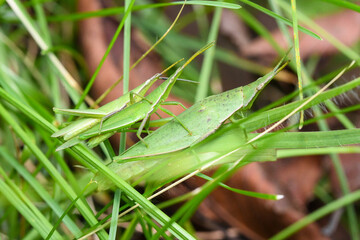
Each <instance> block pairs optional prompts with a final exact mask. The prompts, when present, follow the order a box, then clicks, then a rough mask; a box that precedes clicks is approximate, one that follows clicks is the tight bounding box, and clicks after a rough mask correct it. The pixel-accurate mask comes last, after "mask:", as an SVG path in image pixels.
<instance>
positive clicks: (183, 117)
mask: <svg viewBox="0 0 360 240" xmlns="http://www.w3.org/2000/svg"><path fill="white" fill-rule="evenodd" d="M285 58H286V56H285V57H284V58H283V59H282V60H281V61H280V62H279V63H278V65H277V66H276V67H275V68H274V69H273V70H272V71H271V72H269V73H268V74H266V75H265V76H263V77H261V78H259V79H258V80H256V81H255V82H253V83H250V84H249V85H246V86H243V87H239V88H235V89H232V90H230V91H227V92H223V93H220V94H217V95H213V96H210V97H207V98H205V99H203V100H202V101H199V102H197V103H195V104H194V105H193V106H192V107H190V108H189V109H187V110H185V111H184V112H183V113H181V114H180V115H178V116H177V120H172V121H170V122H169V123H167V124H165V125H164V126H162V127H160V128H159V129H158V130H156V131H155V132H153V133H152V134H150V135H148V136H147V137H146V138H145V141H146V144H144V143H143V142H138V143H137V144H135V145H134V146H132V147H131V148H129V149H128V150H127V151H126V152H124V153H123V154H122V155H120V156H118V157H115V158H114V161H124V160H126V161H130V160H131V159H132V160H136V158H140V157H146V156H154V155H160V154H165V153H169V152H175V151H179V150H181V149H184V148H187V147H190V146H191V145H194V144H195V143H197V142H200V141H201V140H203V139H204V138H206V137H207V136H209V135H210V134H212V133H213V132H214V131H215V130H216V129H218V128H219V127H220V126H221V124H223V123H224V122H225V121H226V120H227V119H229V118H230V117H231V116H232V115H233V114H234V113H235V112H238V111H246V110H248V109H249V108H250V107H251V106H252V104H253V102H254V101H255V99H256V97H257V96H258V95H259V93H260V92H261V90H262V89H264V87H265V86H266V85H267V84H268V83H269V82H270V81H271V80H272V79H273V78H274V76H275V75H276V74H277V73H278V72H279V71H281V70H282V69H283V68H284V67H285V66H286V65H287V62H285V63H284V61H285ZM179 122H181V123H182V124H183V125H185V126H186V127H187V128H188V130H190V132H191V134H189V132H188V130H186V129H185V128H184V127H181V126H180V125H179Z"/></svg>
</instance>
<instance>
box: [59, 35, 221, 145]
mask: <svg viewBox="0 0 360 240" xmlns="http://www.w3.org/2000/svg"><path fill="white" fill-rule="evenodd" d="M213 45H214V43H213V42H212V43H209V44H207V45H206V46H204V47H203V48H202V49H200V50H199V51H197V52H196V53H195V54H194V55H193V56H192V57H190V59H189V60H188V61H186V62H185V63H184V64H183V65H182V66H181V67H180V68H178V69H177V70H176V71H175V73H174V74H173V75H171V76H170V77H169V78H168V79H167V80H166V81H165V82H164V83H162V84H161V85H160V86H159V87H158V88H156V89H155V90H154V91H153V92H151V93H150V94H148V95H147V96H146V97H144V96H143V95H144V93H145V92H146V91H147V90H148V89H149V87H150V86H151V85H152V84H153V83H154V82H155V81H156V80H157V79H158V78H159V77H160V74H157V75H155V76H154V77H152V78H151V79H149V80H147V81H146V82H145V83H144V84H142V85H141V86H139V87H137V88H136V89H134V90H135V91H134V90H133V91H131V92H130V93H128V94H127V95H124V96H123V97H121V98H119V99H117V100H115V101H116V102H117V104H118V105H117V104H116V103H114V102H111V105H110V103H109V104H107V105H105V106H106V107H107V108H106V109H104V107H105V106H103V107H102V108H99V109H98V110H95V111H94V110H90V111H86V110H85V113H86V114H89V115H91V116H92V117H94V118H90V119H80V120H78V121H76V122H74V123H73V124H71V125H70V126H68V127H65V128H64V129H61V130H60V131H59V132H56V133H55V134H53V137H59V136H63V137H64V140H71V141H68V142H66V143H65V144H64V145H62V146H60V148H58V150H59V149H63V148H66V147H70V146H72V145H74V144H77V143H78V142H80V141H81V140H86V139H89V138H90V140H89V144H90V146H95V145H97V144H98V143H100V142H101V141H103V140H105V139H107V138H109V137H110V136H111V135H113V134H114V133H115V132H117V131H126V130H127V129H128V128H129V127H130V126H131V125H133V124H134V123H136V122H137V121H140V120H142V122H141V124H140V127H139V129H138V131H137V136H138V137H139V139H140V140H141V141H143V139H142V138H141V136H140V134H141V133H142V131H143V129H144V127H145V124H146V122H148V120H149V117H150V115H151V114H153V113H154V112H156V110H157V109H161V110H162V111H164V112H166V113H168V114H169V115H171V116H173V117H174V118H175V119H176V116H175V115H173V114H172V113H171V112H169V111H168V110H166V109H164V108H162V107H161V106H160V105H161V104H166V103H164V101H165V99H166V98H167V97H168V95H169V93H170V91H171V88H172V86H173V85H174V84H175V82H176V80H177V77H178V76H179V75H180V74H181V72H182V70H183V69H184V68H185V67H186V66H187V65H188V64H189V63H190V62H191V61H192V60H193V59H194V58H195V57H197V56H198V55H199V54H201V53H202V52H204V51H205V50H207V49H208V48H210V47H211V46H213ZM132 95H134V97H133V98H135V97H136V98H137V99H138V100H139V101H132V102H131V98H132ZM120 100H122V101H121V102H120ZM130 102H131V105H129V103H130ZM170 104H174V103H170ZM176 104H179V103H176ZM109 105H110V106H109ZM116 105H117V109H118V110H116V111H113V110H111V109H114V107H115V106H116ZM99 110H100V111H99ZM105 110H108V111H105ZM55 111H57V112H59V113H66V114H78V115H82V114H83V113H84V111H79V110H62V109H55ZM109 116H111V117H110V118H108V117H109ZM104 117H105V118H108V119H107V120H105V121H104V122H103V118H104ZM85 124H86V126H85V127H84V125H85ZM180 124H181V123H180ZM77 127H79V129H77ZM183 127H184V128H185V129H186V126H185V125H183ZM89 128H90V129H89ZM188 133H190V132H188ZM75 136H76V137H77V138H74V137H75ZM72 138H74V139H72ZM145 144H146V143H145Z"/></svg>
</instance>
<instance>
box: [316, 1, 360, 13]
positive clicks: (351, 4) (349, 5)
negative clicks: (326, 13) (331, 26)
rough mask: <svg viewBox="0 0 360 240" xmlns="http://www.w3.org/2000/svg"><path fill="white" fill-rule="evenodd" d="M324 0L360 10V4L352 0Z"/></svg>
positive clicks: (356, 10)
mask: <svg viewBox="0 0 360 240" xmlns="http://www.w3.org/2000/svg"><path fill="white" fill-rule="evenodd" d="M322 1H323V2H328V3H332V4H335V5H337V6H340V7H344V8H348V9H351V10H353V11H355V12H360V6H359V5H357V4H356V3H352V2H350V1H344V0H322Z"/></svg>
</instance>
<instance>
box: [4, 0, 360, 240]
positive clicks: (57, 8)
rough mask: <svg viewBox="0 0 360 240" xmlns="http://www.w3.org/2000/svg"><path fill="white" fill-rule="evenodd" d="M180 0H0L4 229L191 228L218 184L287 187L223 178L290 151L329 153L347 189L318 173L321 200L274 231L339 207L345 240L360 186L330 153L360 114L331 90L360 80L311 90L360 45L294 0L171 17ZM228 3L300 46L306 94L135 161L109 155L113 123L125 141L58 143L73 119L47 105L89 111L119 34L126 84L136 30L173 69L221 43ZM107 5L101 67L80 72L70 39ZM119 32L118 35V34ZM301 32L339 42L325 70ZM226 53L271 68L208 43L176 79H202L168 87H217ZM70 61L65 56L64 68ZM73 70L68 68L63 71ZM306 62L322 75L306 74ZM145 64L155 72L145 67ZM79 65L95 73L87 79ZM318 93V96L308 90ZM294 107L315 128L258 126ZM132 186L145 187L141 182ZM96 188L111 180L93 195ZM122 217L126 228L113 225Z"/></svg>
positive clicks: (260, 31)
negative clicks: (63, 125)
mask: <svg viewBox="0 0 360 240" xmlns="http://www.w3.org/2000/svg"><path fill="white" fill-rule="evenodd" d="M182 4H183V2H181V1H179V2H172V3H167V2H162V3H157V4H152V3H150V2H148V1H135V0H126V1H125V6H117V7H113V8H107V9H103V10H99V11H95V12H85V13H77V12H76V10H75V9H76V6H75V3H73V1H61V3H60V2H59V1H58V2H57V1H50V0H48V1H19V0H7V1H6V2H5V1H2V2H1V3H0V11H1V13H2V14H1V20H2V23H1V30H0V119H1V120H0V145H1V146H0V159H1V161H0V192H1V194H0V238H1V237H2V236H4V237H6V238H9V239H46V238H48V239H64V238H65V239H73V238H78V239H79V238H80V239H81V238H83V239H85V238H87V237H88V236H90V235H92V234H96V235H97V236H98V237H99V238H100V239H132V237H134V236H135V235H136V234H139V233H138V232H137V231H138V230H136V229H137V227H140V228H141V229H142V234H143V236H144V237H145V238H146V239H159V238H160V237H163V238H165V239H174V238H177V239H194V238H195V237H196V228H195V229H194V227H193V226H192V224H191V217H192V216H193V214H194V213H195V211H196V210H197V209H198V206H199V205H200V204H201V202H203V200H204V199H205V198H206V197H207V196H208V195H209V194H210V193H211V192H212V191H213V190H214V189H216V188H218V187H222V188H225V189H227V190H228V191H232V192H234V194H243V195H246V196H249V197H254V198H262V199H267V201H276V200H278V199H280V198H281V197H282V196H281V194H280V195H270V194H264V193H255V192H250V191H245V190H242V189H236V188H233V187H231V186H228V185H226V184H225V183H224V182H225V181H226V179H228V178H230V177H231V176H232V175H233V174H234V173H235V172H236V171H237V170H238V169H239V168H241V167H243V166H245V165H247V164H251V163H252V162H254V161H281V159H282V158H285V157H296V156H307V155H319V154H321V155H326V154H329V155H330V157H331V159H332V160H331V161H332V164H333V165H334V167H335V170H336V173H337V176H338V178H339V181H340V183H341V184H340V185H341V189H342V197H340V198H338V199H334V200H332V198H331V197H330V196H331V192H328V189H322V186H324V185H326V184H324V183H323V182H322V183H319V186H318V187H317V192H318V193H319V196H325V197H322V198H321V197H320V198H321V199H327V202H326V203H324V205H323V206H322V207H320V208H319V209H317V210H315V211H313V212H311V213H309V214H308V215H307V216H306V217H304V218H303V219H302V220H300V221H298V222H296V223H294V224H293V225H291V226H289V227H288V228H286V229H284V230H283V231H281V232H279V233H278V234H276V235H275V236H273V238H272V239H285V238H287V237H290V236H291V235H292V234H294V233H296V232H297V231H299V230H300V229H301V228H303V227H305V226H306V225H308V224H310V223H312V222H315V221H317V220H319V219H320V218H322V217H324V216H326V215H328V214H330V213H331V212H333V211H335V210H337V209H340V208H346V211H345V213H346V214H344V216H343V218H344V221H342V223H341V224H343V225H344V227H345V229H347V230H348V232H349V234H350V235H351V238H352V239H359V237H360V236H359V231H358V226H359V224H358V221H357V219H358V218H359V216H358V214H357V212H356V209H355V207H354V205H353V204H354V203H355V202H356V201H358V200H359V198H360V195H359V192H358V191H355V192H351V191H350V189H349V183H348V182H347V179H346V177H345V174H344V170H343V168H342V166H341V162H340V160H339V155H338V154H340V153H341V154H347V153H359V152H360V150H359V147H356V146H351V145H352V144H359V143H360V132H359V129H358V128H356V127H355V124H354V122H352V119H349V118H348V117H347V116H348V115H346V114H347V113H351V112H355V111H358V110H359V107H360V105H359V103H356V102H355V103H354V104H352V105H351V106H347V107H344V108H340V107H339V106H337V105H336V104H335V103H334V102H332V101H330V99H332V98H334V97H336V96H339V95H341V94H348V92H349V91H354V90H355V89H356V88H358V86H359V85H360V78H359V77H358V76H355V77H354V79H353V80H352V81H349V82H347V83H345V84H337V85H336V86H332V87H331V88H330V89H326V91H324V92H322V93H319V90H320V89H321V86H323V85H324V83H327V82H329V81H330V80H331V79H333V78H334V77H335V76H336V75H337V74H338V73H339V72H340V71H342V69H344V68H346V67H347V66H348V65H349V63H350V62H351V61H352V60H355V61H356V64H357V66H356V67H359V63H360V56H359V53H358V51H357V49H358V46H350V47H349V46H345V45H344V44H342V43H341V42H339V41H338V40H337V39H336V38H334V37H333V36H331V35H330V34H329V33H327V32H326V31H325V30H324V29H322V28H321V27H320V26H318V25H317V24H316V23H315V22H314V21H313V20H312V19H311V18H310V17H309V16H312V17H313V16H314V13H313V12H310V11H311V9H310V8H308V7H306V6H304V5H302V2H301V1H297V2H296V1H292V4H293V6H296V8H291V4H290V3H289V2H286V1H281V0H278V1H275V0H274V1H270V5H269V6H267V5H258V4H256V3H254V2H252V1H247V0H240V1H228V2H225V1H188V2H187V4H190V5H191V7H189V6H186V8H187V10H188V11H193V10H194V9H193V8H192V7H198V8H201V9H202V10H201V11H198V12H196V14H195V13H193V12H191V13H188V14H185V13H181V14H180V15H179V16H178V17H179V18H178V17H176V16H170V20H169V18H168V17H167V16H166V15H165V12H164V9H165V8H167V7H169V8H170V7H171V8H172V9H176V10H177V11H179V10H180V8H181V6H182ZM312 4H314V7H315V6H316V7H320V8H322V11H323V12H326V11H325V10H326V6H329V5H331V8H329V13H332V12H336V11H340V10H341V9H343V8H347V9H350V10H353V11H359V8H358V6H357V5H356V4H353V3H350V2H346V3H345V2H344V1H340V0H331V1H330V0H323V1H315V2H314V3H312ZM240 5H241V6H240ZM224 8H227V10H229V11H233V13H235V16H237V17H238V18H239V19H242V20H243V21H244V22H245V23H246V25H247V26H248V27H249V28H250V29H251V30H252V31H253V32H254V33H256V34H257V35H258V36H261V37H263V38H264V39H266V40H267V41H268V42H269V43H270V45H271V46H272V47H273V48H274V49H275V51H276V52H278V53H279V54H280V55H281V56H282V55H284V53H285V52H286V49H281V48H280V47H279V46H278V45H277V43H276V42H275V40H274V39H273V37H272V35H271V33H270V32H269V30H267V28H266V27H265V26H264V25H263V24H262V23H261V22H260V21H258V20H257V17H256V14H259V13H260V12H261V13H262V14H266V15H268V16H270V17H271V18H273V19H274V21H275V22H276V23H277V24H278V25H279V28H280V29H282V34H283V35H284V37H285V39H288V41H289V45H294V49H295V50H294V52H296V54H294V53H293V56H295V55H296V56H297V61H293V62H291V63H290V64H289V70H288V71H291V70H292V71H294V72H297V75H298V76H302V78H303V89H302V90H300V94H301V92H303V93H304V98H302V97H300V98H299V100H294V99H296V98H297V96H299V91H294V92H293V93H289V94H288V95H286V96H284V97H282V98H280V99H276V101H274V102H273V103H272V104H270V105H269V106H266V107H264V108H263V109H260V110H256V111H255V110H254V111H253V112H251V113H248V114H246V115H245V116H246V117H244V118H242V117H241V118H240V119H237V120H236V121H233V122H231V123H228V124H225V125H224V126H222V127H221V128H220V129H219V130H217V131H216V132H215V133H214V134H212V135H210V136H209V137H207V138H206V139H204V140H203V141H199V142H197V143H196V144H194V145H192V146H191V147H187V148H185V149H184V150H182V151H178V152H174V153H168V154H166V155H163V156H160V157H158V156H157V157H143V158H138V159H136V160H137V161H129V162H126V163H122V164H119V163H113V164H111V165H106V164H105V163H108V162H109V161H110V160H111V159H113V158H114V157H115V156H116V154H115V152H120V153H121V152H123V151H124V150H125V146H126V145H125V140H126V134H125V133H122V134H121V136H122V137H121V145H120V146H119V147H116V148H113V147H112V146H111V144H110V143H109V141H105V142H104V143H103V144H101V146H100V147H99V148H97V149H96V151H94V150H91V149H89V148H88V147H86V145H83V144H78V145H76V146H74V147H71V148H69V149H66V150H64V151H59V152H56V151H55V149H56V148H57V147H58V146H59V145H60V144H61V143H62V140H61V139H56V138H52V137H51V135H52V134H53V133H54V132H56V131H57V130H58V126H59V122H65V121H71V120H73V118H66V117H63V116H59V115H55V114H54V112H53V111H52V108H53V107H63V108H80V109H84V108H88V107H89V106H93V105H95V104H96V103H97V102H96V99H95V100H93V99H91V98H90V97H89V95H88V93H89V91H90V89H91V87H92V84H93V82H94V81H95V79H96V78H97V76H98V73H99V71H100V69H101V68H102V66H103V64H104V61H105V59H107V58H109V53H110V50H111V49H112V47H113V46H114V43H115V41H116V40H117V39H118V38H119V37H120V36H122V37H123V40H124V41H123V42H124V44H123V47H124V49H125V51H124V55H123V56H121V57H122V59H123V71H122V72H123V76H122V77H121V78H120V79H119V81H118V82H120V81H121V80H122V81H123V82H122V83H121V84H123V85H124V93H125V92H127V91H129V90H130V89H129V81H131V79H130V71H136V65H137V63H138V62H136V64H134V65H133V66H131V64H130V56H131V54H132V53H131V51H130V49H131V44H132V43H131V41H132V39H131V31H132V30H133V29H134V28H137V29H138V30H139V31H141V33H142V35H143V36H144V37H145V38H146V40H147V41H148V42H150V43H151V44H153V47H151V49H150V50H151V51H154V52H156V53H157V54H158V55H159V56H161V61H162V64H163V66H169V65H171V64H172V63H173V62H176V61H178V60H179V59H181V58H185V59H187V58H189V56H191V54H192V53H193V52H195V51H197V50H199V49H200V48H201V47H203V46H204V45H205V44H206V43H208V42H211V41H217V39H218V35H219V26H220V21H221V15H222V14H223V13H224ZM140 11H144V12H145V11H146V15H145V14H144V15H143V16H142V17H140V15H139V14H137V13H138V12H140ZM29 13H31V14H29ZM209 14H211V15H212V16H213V18H212V19H211V20H209V19H208V15H209ZM105 16H114V18H117V19H119V25H118V27H117V31H116V33H114V36H113V38H112V40H111V41H110V44H109V46H108V49H107V51H106V53H105V54H104V56H103V58H102V60H101V62H100V63H99V65H98V67H97V69H96V71H95V72H94V73H93V75H91V76H88V73H87V70H86V66H85V64H84V62H85V61H84V59H83V57H82V55H83V54H82V53H81V52H79V50H78V49H80V47H79V46H78V45H77V44H78V40H77V39H76V36H77V32H76V31H77V30H78V29H77V27H76V26H77V23H78V22H77V21H79V20H81V19H87V18H91V17H105ZM315 16H316V15H315ZM174 19H175V20H174ZM193 22H194V23H195V24H197V27H198V29H199V33H196V34H195V35H193V36H189V35H187V34H184V33H183V32H182V31H179V29H182V28H184V27H186V24H190V23H191V24H192V23H193ZM296 23H298V24H299V26H296V27H295V28H294V29H293V32H292V31H290V33H289V32H288V31H286V26H291V25H292V24H296ZM171 24H173V25H171ZM64 29H72V32H71V34H65V32H64ZM122 31H123V33H124V34H123V35H121V34H120V33H121V32H122ZM301 32H302V33H304V34H308V35H310V36H312V37H313V38H316V39H325V40H327V41H329V42H330V43H331V44H332V45H333V46H334V47H335V48H336V49H338V53H337V54H336V55H335V56H331V57H332V58H333V59H334V60H333V61H334V62H335V61H336V60H337V62H336V65H334V66H331V67H330V68H328V69H327V70H326V72H320V71H317V68H316V65H317V62H316V61H317V60H316V59H317V58H316V57H314V58H313V62H311V61H310V62H307V63H304V61H303V59H301V56H300V55H299V52H301V49H299V41H300V42H301V39H297V38H295V43H294V42H293V40H292V37H291V36H292V35H294V34H295V35H296V36H297V35H298V34H301ZM161 36H162V37H161ZM157 40H159V41H158V42H157ZM94 47H96V46H94ZM147 54H148V52H146V53H145V54H144V55H143V56H142V57H141V58H140V60H139V61H141V60H142V59H143V58H145V57H146V55H147ZM64 55H65V56H66V57H67V58H68V59H71V61H68V62H65V61H63V59H64V58H61V56H64ZM314 59H315V60H314ZM339 59H340V60H339ZM220 63H221V64H227V65H229V66H231V67H233V68H236V69H241V70H242V71H246V72H249V73H252V74H254V76H255V75H256V76H263V75H265V74H266V73H267V72H269V71H271V69H272V68H271V67H272V66H263V65H261V64H259V63H258V62H257V61H255V60H249V59H246V58H244V57H241V56H239V55H237V54H236V53H235V52H232V51H229V50H227V49H225V48H224V47H223V46H222V45H221V44H218V43H217V44H216V46H215V47H213V48H211V49H209V50H208V51H206V52H205V54H204V57H203V61H202V63H201V61H198V62H193V63H191V64H190V65H189V66H187V67H186V68H185V70H184V71H183V73H182V76H181V78H185V79H191V80H195V81H199V84H198V85H194V84H186V85H184V84H177V85H175V87H174V88H173V92H174V93H176V94H177V95H178V96H179V97H180V98H182V99H186V100H187V101H199V100H201V99H203V98H205V97H207V96H208V95H211V94H212V93H215V92H218V89H214V88H213V86H214V85H213V83H214V82H215V81H216V79H219V78H220V77H219V76H220V75H219V69H220V68H221V66H220ZM65 64H68V65H66V66H67V67H65ZM69 64H70V65H69ZM67 68H68V69H75V70H72V71H71V72H70V71H68V70H67ZM165 68H166V67H164V69H165ZM133 69H134V70H133ZM314 73H316V76H320V77H314V76H315V74H314ZM153 74H155V72H154V73H149V75H153ZM75 75H77V76H79V77H80V78H81V79H83V80H86V79H90V80H89V81H88V82H86V83H85V84H83V87H81V86H80V84H78V82H77V81H76V80H75V77H74V76H75ZM256 78H257V77H254V79H253V80H255V79H256ZM276 78H277V79H282V78H284V76H282V75H281V74H279V75H278V76H277V77H276ZM145 80H146V79H144V81H145ZM222 80H224V79H222ZM235 80H236V79H234V81H235ZM184 86H185V88H186V90H184ZM63 89H65V91H64V90H63ZM82 89H84V91H83V90H82ZM315 94H318V95H317V96H316V97H315V98H314V99H313V100H312V101H309V99H310V98H311V97H312V96H314V95H315ZM319 104H324V105H325V106H326V107H327V109H328V110H329V112H327V113H324V112H323V111H322V110H321V108H320V107H319ZM297 108H298V112H299V111H302V110H306V109H308V108H311V109H312V111H313V113H314V117H313V118H311V119H305V121H304V126H307V125H308V124H310V123H312V124H314V123H315V124H317V125H318V128H319V131H316V132H296V129H297V128H298V127H299V122H298V121H293V122H291V121H288V123H289V124H288V125H287V126H286V127H284V128H283V129H282V130H281V131H278V132H276V133H267V134H264V136H262V135H259V134H258V133H253V132H254V131H256V130H258V129H260V128H263V127H267V126H269V125H270V124H275V123H276V122H279V121H281V120H282V119H283V118H284V117H285V116H287V115H288V114H289V113H291V112H292V111H294V109H297ZM331 117H334V118H336V119H337V121H338V122H339V123H340V124H341V125H342V126H343V130H330V127H329V126H328V125H327V121H326V119H329V118H331ZM259 136H261V137H259ZM166 137H171V136H166ZM258 137H259V139H258V140H256V141H254V142H253V143H252V144H253V145H254V146H256V148H254V147H253V145H250V144H248V142H249V140H251V139H254V138H258ZM349 145H350V146H349ZM135 147H136V146H135ZM209 149H212V154H211V155H210V154H208V153H209ZM255 159H256V160H255ZM114 166H116V167H114ZM213 166H218V168H217V169H216V171H215V173H214V174H213V175H211V176H207V175H204V174H203V173H201V172H203V171H204V170H206V169H208V168H210V167H213ZM94 175H95V176H96V177H95V178H94ZM195 175H197V176H198V177H202V178H204V179H206V183H205V184H204V185H203V186H201V187H200V188H198V189H197V190H196V191H192V192H189V193H187V194H184V195H181V196H178V197H176V198H173V199H169V200H168V201H166V202H162V203H156V204H154V202H152V199H153V198H154V197H155V196H157V195H158V194H161V193H163V192H164V191H167V190H168V189H170V188H172V187H174V186H176V185H177V184H180V183H181V182H183V181H184V180H186V179H188V178H190V177H192V176H195ZM184 176H185V177H184ZM95 180H98V183H96V182H94V181H95ZM143 183H146V184H145V185H143ZM140 185H141V186H143V187H144V188H143V189H142V190H141V191H140V190H139V189H140V188H139V186H140ZM98 186H101V188H103V189H106V188H108V189H107V190H104V191H100V192H97V191H96V189H97V187H98ZM160 189H161V190H160ZM154 194H156V195H154ZM99 199H107V200H99ZM176 204H181V206H180V207H178V208H177V210H176V211H175V212H174V213H172V214H169V213H168V212H166V211H165V209H166V208H167V207H169V206H174V205H176ZM177 206H179V205H177ZM154 221H155V222H156V223H157V224H155V222H154ZM274 221H276V219H274ZM118 224H120V225H122V226H127V227H118Z"/></svg>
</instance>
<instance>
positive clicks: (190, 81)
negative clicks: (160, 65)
mask: <svg viewBox="0 0 360 240" xmlns="http://www.w3.org/2000/svg"><path fill="white" fill-rule="evenodd" d="M159 79H160V80H164V81H165V80H167V79H168V77H159ZM177 81H182V82H188V83H194V84H199V82H196V81H193V80H189V79H183V78H178V79H177Z"/></svg>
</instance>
